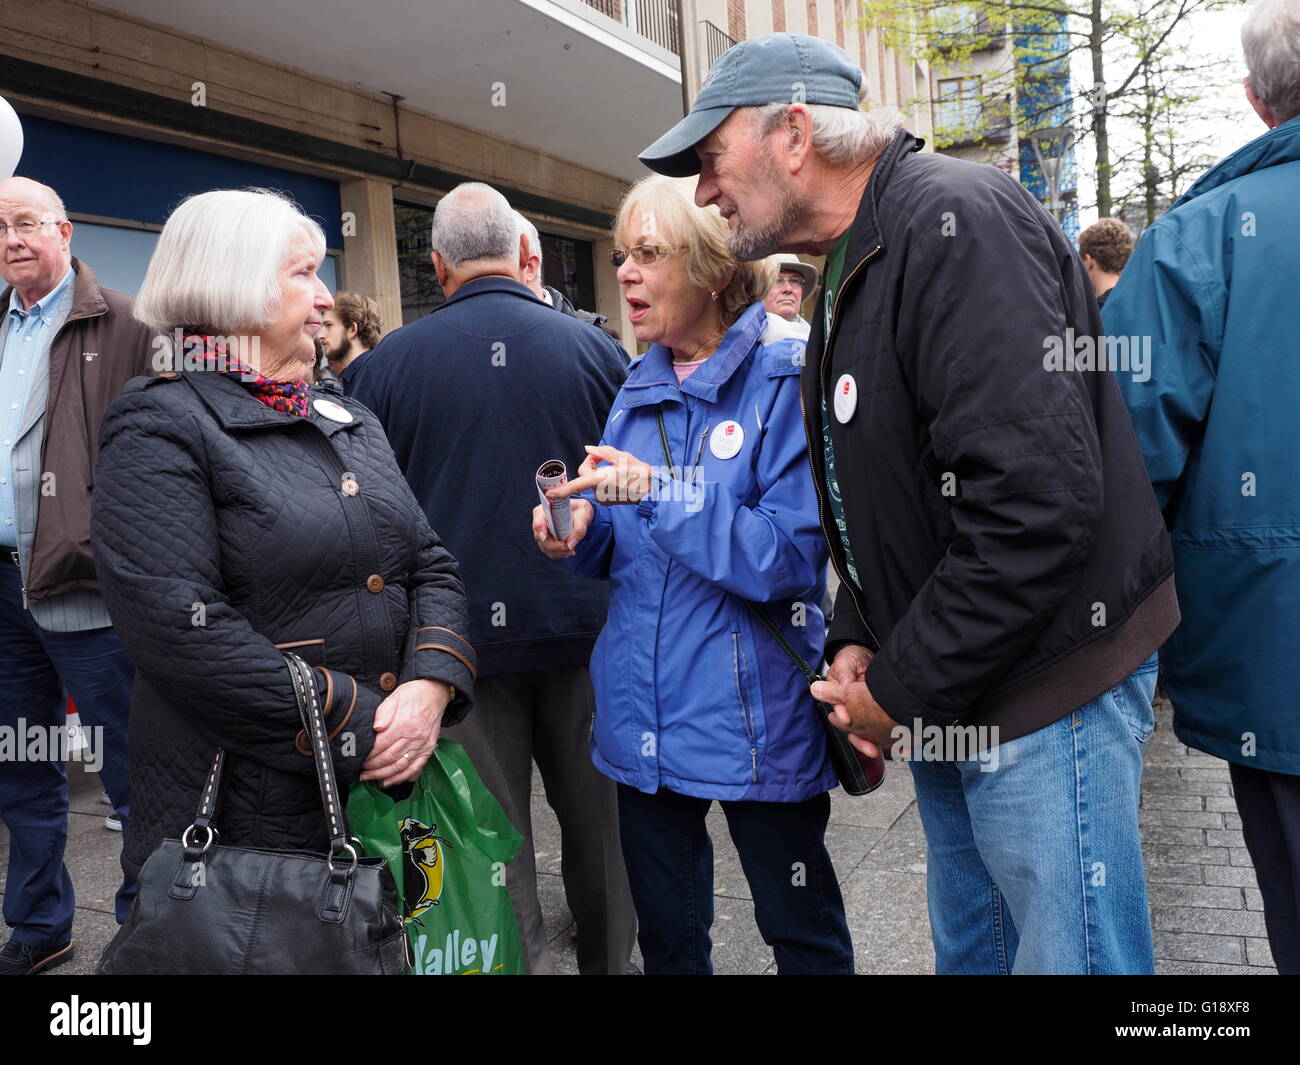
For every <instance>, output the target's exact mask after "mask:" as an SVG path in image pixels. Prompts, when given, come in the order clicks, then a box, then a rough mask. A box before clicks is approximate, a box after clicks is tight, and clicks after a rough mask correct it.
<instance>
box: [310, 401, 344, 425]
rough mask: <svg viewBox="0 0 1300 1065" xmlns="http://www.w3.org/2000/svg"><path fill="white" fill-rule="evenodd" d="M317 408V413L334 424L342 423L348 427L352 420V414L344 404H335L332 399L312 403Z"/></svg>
mask: <svg viewBox="0 0 1300 1065" xmlns="http://www.w3.org/2000/svg"><path fill="white" fill-rule="evenodd" d="M312 406H313V407H315V408H316V413H317V414H319V415H321V416H322V417H324V418H328V419H329V420H330V421H332V422H342V423H343V424H344V425H347V424H348V422H350V421H351V420H352V414H351V412H350V411H349V410H348V409H347V407H344V406H343V405H342V404H339V403H335V402H334V401H333V400H332V399H318V400H316V401H314V402H313V403H312Z"/></svg>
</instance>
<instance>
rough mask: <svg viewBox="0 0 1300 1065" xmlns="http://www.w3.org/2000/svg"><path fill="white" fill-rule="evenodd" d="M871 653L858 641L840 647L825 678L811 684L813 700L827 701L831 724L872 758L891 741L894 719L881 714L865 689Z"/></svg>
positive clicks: (879, 708)
mask: <svg viewBox="0 0 1300 1065" xmlns="http://www.w3.org/2000/svg"><path fill="white" fill-rule="evenodd" d="M874 657H875V656H874V655H873V654H872V653H871V652H870V651H868V650H867V649H866V648H865V647H862V646H860V645H858V644H846V645H845V646H844V647H842V648H840V651H839V653H838V654H836V656H835V661H834V662H832V663H831V667H830V669H828V670H827V671H826V680H819V681H817V682H816V683H815V684H813V685H812V689H811V690H812V695H813V698H814V699H819V700H821V701H822V702H824V703H829V704H830V705H831V706H832V707H833V708H834V711H833V712H832V714H831V717H830V719H831V723H832V724H833V725H834V726H835V727H836V728H838V729H839V730H840V731H841V732H843V733H845V734H847V735H848V737H849V742H850V743H851V744H853V746H854V747H855V748H857V749H858V750H859V751H861V752H862V753H863V754H865V755H869V756H871V757H873V758H874V757H876V756H877V755H879V754H880V752H881V751H883V750H887V749H888V748H889V746H890V744H891V743H892V742H893V741H894V738H895V737H894V735H893V732H894V730H895V729H896V728H898V722H897V721H895V720H894V719H893V718H892V717H890V716H889V715H888V714H886V713H885V711H884V710H883V709H882V708H881V706H880V704H879V703H877V702H876V700H875V699H873V698H872V697H871V691H870V690H869V689H868V688H867V682H866V675H867V666H869V665H870V664H871V660H872V658H874Z"/></svg>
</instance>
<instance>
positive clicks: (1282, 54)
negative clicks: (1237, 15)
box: [1241, 0, 1300, 122]
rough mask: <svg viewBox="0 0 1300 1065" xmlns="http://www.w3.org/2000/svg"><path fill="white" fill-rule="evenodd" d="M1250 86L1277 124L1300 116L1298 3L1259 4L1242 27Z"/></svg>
mask: <svg viewBox="0 0 1300 1065" xmlns="http://www.w3.org/2000/svg"><path fill="white" fill-rule="evenodd" d="M1241 49H1242V51H1243V52H1244V53H1245V55H1246V69H1247V70H1248V71H1250V84H1251V87H1252V88H1253V89H1254V90H1255V95H1256V96H1258V97H1259V98H1260V99H1261V100H1262V101H1263V102H1264V103H1265V104H1267V105H1268V109H1269V110H1270V111H1272V112H1273V117H1274V118H1276V119H1277V120H1278V122H1286V121H1289V120H1290V119H1292V118H1295V116H1296V115H1300V0H1259V2H1258V3H1257V4H1255V5H1254V7H1252V8H1251V9H1250V14H1249V15H1247V16H1246V21H1245V22H1244V23H1243V24H1242V27H1241Z"/></svg>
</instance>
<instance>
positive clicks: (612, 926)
mask: <svg viewBox="0 0 1300 1065" xmlns="http://www.w3.org/2000/svg"><path fill="white" fill-rule="evenodd" d="M595 706H596V700H595V695H594V694H593V692H592V690H591V677H590V675H589V674H588V672H587V667H586V666H576V667H573V668H568V669H543V670H533V671H529V672H524V673H507V674H504V675H503V676H498V677H484V678H482V679H480V680H478V681H476V682H475V684H474V710H473V711H472V712H471V713H470V715H469V716H468V717H467V718H465V720H464V721H463V722H461V723H460V724H459V725H456V726H455V727H454V728H449V729H447V730H446V733H447V738H448V739H453V740H458V741H459V742H460V743H462V744H464V746H465V750H466V751H468V752H469V756H470V758H471V759H472V760H473V762H474V768H475V769H477V770H478V772H479V776H481V777H482V778H483V783H484V784H486V785H487V787H488V790H489V791H491V792H492V794H493V795H495V796H496V798H497V801H498V802H500V803H501V806H502V808H503V809H504V810H505V812H506V816H507V817H509V818H510V822H511V824H513V825H514V826H515V828H516V829H518V830H519V832H520V833H521V834H522V835H523V837H524V845H523V847H522V848H520V851H519V856H518V857H517V858H515V860H514V861H513V862H511V863H510V868H509V869H508V870H507V871H506V887H507V889H508V890H509V892H510V901H511V902H512V903H513V904H514V908H515V917H516V918H518V920H519V935H520V939H521V941H522V945H523V948H524V956H525V959H526V961H527V965H528V971H529V972H530V973H534V974H546V973H553V972H555V963H554V960H553V959H552V958H551V952H550V948H549V946H548V944H547V937H546V929H545V927H544V925H543V921H542V907H541V903H540V902H539V901H538V898H537V863H536V858H535V856H534V853H533V827H532V816H531V804H532V782H533V762H534V761H535V762H536V763H537V768H538V769H540V770H541V773H542V783H543V785H544V786H545V789H546V801H547V802H548V803H549V804H550V807H551V809H552V810H554V811H555V816H556V818H557V819H558V820H559V822H560V841H561V842H560V868H561V873H562V879H563V881H564V896H565V899H566V901H567V902H568V904H569V912H570V913H572V914H573V919H574V922H575V923H576V925H577V928H578V943H577V947H578V971H579V972H581V973H583V974H584V975H588V974H613V975H622V974H623V973H624V972H626V971H627V966H628V962H629V960H630V959H631V956H632V947H633V944H634V943H635V941H636V911H635V910H634V909H633V907H632V895H631V893H630V891H629V890H628V886H627V872H626V871H625V870H624V868H623V851H622V848H621V847H620V845H619V833H618V796H617V792H616V791H615V787H614V782H613V781H612V780H609V779H608V778H607V777H604V776H602V775H601V774H600V773H598V772H597V771H596V767H595V766H594V765H592V764H591V753H590V736H591V715H592V713H593V712H594V711H595Z"/></svg>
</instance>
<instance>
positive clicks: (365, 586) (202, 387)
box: [91, 371, 476, 873]
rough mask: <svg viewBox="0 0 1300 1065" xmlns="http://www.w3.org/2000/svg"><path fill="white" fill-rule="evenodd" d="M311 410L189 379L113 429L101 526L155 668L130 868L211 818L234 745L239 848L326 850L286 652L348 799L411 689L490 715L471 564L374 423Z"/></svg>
mask: <svg viewBox="0 0 1300 1065" xmlns="http://www.w3.org/2000/svg"><path fill="white" fill-rule="evenodd" d="M311 399H312V401H313V405H312V406H311V407H310V408H309V414H308V417H306V418H300V417H297V416H296V415H293V414H285V413H282V412H280V411H276V410H272V409H271V408H270V407H268V406H266V405H265V404H263V403H260V402H259V401H258V400H257V399H255V398H254V397H253V396H252V395H251V394H250V393H249V392H248V391H247V390H246V389H245V388H244V387H243V386H242V385H241V384H240V383H239V382H237V381H234V380H232V379H231V378H229V377H225V376H222V375H220V374H217V373H212V372H201V371H200V372H186V373H182V374H180V375H179V376H177V375H176V374H166V375H162V376H160V377H154V378H136V379H135V380H133V381H131V382H130V383H129V384H128V385H127V386H126V391H125V393H124V394H123V395H122V396H121V397H119V398H118V399H117V400H115V401H114V402H113V404H112V405H111V406H110V407H109V408H108V412H107V414H106V415H105V417H104V424H103V427H102V429H101V432H100V455H99V464H98V466H97V467H96V470H95V489H94V500H93V515H92V526H91V528H92V535H93V537H94V546H95V558H96V561H97V564H98V568H99V576H100V581H101V584H102V586H103V591H104V599H105V601H106V602H107V604H108V609H109V613H110V614H111V615H112V617H113V624H114V627H115V630H116V632H117V635H118V636H119V637H120V638H121V640H122V644H123V646H124V647H125V648H126V651H127V653H128V654H129V655H130V656H131V660H132V661H133V662H134V663H135V667H136V676H135V688H134V691H133V693H132V699H131V721H130V732H129V743H130V749H131V817H130V819H129V821H128V822H127V826H126V840H125V843H124V850H123V864H124V866H125V867H126V868H127V869H128V870H129V871H131V872H132V873H138V872H139V869H140V867H141V866H142V865H143V864H144V861H145V859H146V858H147V857H148V856H149V854H150V853H151V852H152V851H153V849H154V848H155V847H156V846H157V845H158V844H159V843H160V842H161V841H162V840H163V839H164V838H171V839H177V838H179V836H180V833H181V832H182V831H183V830H184V829H185V827H186V826H187V825H188V824H190V822H191V821H192V820H193V818H194V814H195V811H196V809H197V808H198V800H199V792H200V790H201V789H202V787H203V783H204V779H205V777H206V776H207V773H208V770H209V768H210V767H211V765H212V758H213V755H214V754H215V752H216V750H217V748H218V747H222V748H224V749H225V750H226V751H227V753H228V754H229V755H230V756H231V757H230V769H229V776H228V784H227V786H226V789H225V792H224V796H223V804H222V809H221V814H220V817H219V819H218V821H217V827H218V829H219V830H220V831H221V834H222V838H223V840H224V841H225V842H227V843H231V844H236V845H242V846H250V847H268V848H280V849H290V850H315V851H318V852H319V851H324V850H325V849H326V848H327V845H328V841H327V835H326V830H325V814H324V811H323V809H322V807H321V798H320V791H319V788H318V786H317V782H316V775H315V771H314V768H313V764H312V760H311V753H310V747H309V746H308V744H307V741H306V736H305V735H304V734H303V731H302V725H301V723H300V721H299V717H298V710H297V705H296V702H295V699H294V694H293V688H292V684H291V681H290V678H289V671H288V668H287V667H286V666H285V664H284V657H283V653H282V652H283V651H284V650H287V649H291V650H293V651H294V652H295V653H297V654H299V655H301V656H302V658H303V659H304V660H306V662H307V663H308V664H310V665H312V666H315V667H317V668H316V670H315V674H316V681H317V688H318V690H319V693H320V698H321V709H322V711H323V713H324V715H325V724H326V727H327V728H328V729H329V731H330V736H331V739H332V748H333V755H334V766H335V770H336V772H337V774H338V779H339V785H340V788H341V790H342V791H343V792H344V793H345V794H346V791H347V789H348V786H349V785H350V784H351V783H352V782H353V781H355V780H356V779H357V777H358V776H359V774H360V772H361V766H362V764H363V763H364V762H365V760H366V757H367V756H368V755H369V754H370V751H371V748H372V747H373V746H374V743H375V734H374V728H373V722H374V714H375V709H376V708H377V707H378V706H379V704H380V702H381V701H382V700H383V699H384V698H385V697H386V696H387V695H388V693H389V692H391V691H392V690H393V689H394V688H396V687H397V686H398V685H399V684H402V683H405V682H406V681H409V680H414V679H417V678H427V679H430V680H441V681H446V682H447V683H448V684H451V685H453V686H454V687H455V688H456V692H457V694H456V698H455V699H454V700H453V701H452V703H451V704H450V705H449V706H448V707H447V712H446V715H445V717H444V718H443V723H444V724H447V725H452V724H455V723H456V722H457V721H459V720H460V719H461V718H462V717H464V715H465V714H466V713H467V712H468V711H469V709H470V704H471V701H472V697H473V696H472V691H473V683H474V672H475V669H476V661H475V654H474V648H473V647H471V646H470V644H469V642H468V640H467V639H466V635H467V632H468V622H467V618H466V606H465V595H464V591H463V589H462V587H461V582H460V578H459V574H458V571H457V566H456V560H455V559H454V558H452V556H451V555H450V554H448V553H447V550H446V549H445V548H444V547H443V546H442V544H441V543H439V541H438V538H437V536H436V535H434V532H433V530H432V529H430V528H429V525H428V522H427V521H426V520H425V517H424V513H423V512H422V511H421V509H420V505H419V504H418V503H417V502H416V501H415V497H414V496H412V495H411V491H410V489H409V488H407V486H406V482H405V480H403V478H402V474H401V471H400V470H399V469H398V467H397V461H396V459H394V457H393V452H392V450H391V449H390V448H389V446H388V441H387V439H385V437H384V433H383V430H382V429H381V428H380V427H379V423H378V421H377V420H376V419H375V416H374V415H373V414H371V413H370V412H369V411H368V410H366V409H365V407H363V406H362V405H361V404H360V403H357V402H356V401H355V400H353V399H349V398H347V397H345V396H341V395H338V394H337V393H329V392H326V391H324V390H322V389H319V388H313V389H312V390H311ZM322 399H328V400H330V401H331V402H332V404H333V405H332V406H330V405H326V406H325V411H327V412H332V413H334V414H335V415H336V418H330V417H328V416H327V414H326V413H323V412H322V410H321V409H319V408H317V407H316V406H315V405H314V403H315V401H319V400H322ZM340 408H341V409H342V411H344V412H345V413H342V414H340V413H339V411H340ZM341 419H342V420H341Z"/></svg>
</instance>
